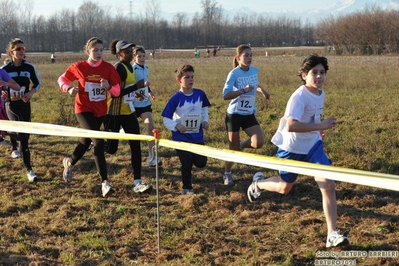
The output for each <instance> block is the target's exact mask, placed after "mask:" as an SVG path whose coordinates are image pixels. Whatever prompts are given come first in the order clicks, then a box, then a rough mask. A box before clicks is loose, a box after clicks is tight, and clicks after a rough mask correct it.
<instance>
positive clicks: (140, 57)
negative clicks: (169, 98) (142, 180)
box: [133, 46, 162, 167]
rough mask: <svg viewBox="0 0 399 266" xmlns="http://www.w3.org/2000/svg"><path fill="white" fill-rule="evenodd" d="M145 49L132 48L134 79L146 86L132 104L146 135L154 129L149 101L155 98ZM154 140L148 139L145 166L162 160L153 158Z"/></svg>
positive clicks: (138, 91) (151, 134)
mask: <svg viewBox="0 0 399 266" xmlns="http://www.w3.org/2000/svg"><path fill="white" fill-rule="evenodd" d="M145 60H146V57H145V50H144V48H143V47H141V46H136V47H134V48H133V61H134V64H133V70H134V74H135V75H136V80H142V79H143V80H144V81H145V83H146V86H145V87H143V88H140V89H139V90H137V93H138V94H139V96H141V97H136V98H134V99H133V105H134V108H135V109H136V116H137V118H141V120H142V121H143V122H144V124H145V127H146V131H147V135H149V136H154V133H153V132H152V131H153V130H154V118H153V116H152V108H151V104H152V103H151V101H153V100H155V94H154V92H153V91H152V90H151V88H150V87H149V86H150V84H151V83H150V81H149V80H148V66H147V65H146V64H145ZM154 144H155V142H154V141H148V160H147V166H149V167H154V166H156V165H157V164H158V165H161V164H162V161H161V160H160V159H158V161H156V160H155V153H154Z"/></svg>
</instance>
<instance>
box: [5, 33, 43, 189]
mask: <svg viewBox="0 0 399 266" xmlns="http://www.w3.org/2000/svg"><path fill="white" fill-rule="evenodd" d="M25 50H26V48H25V45H24V43H23V41H22V40H21V39H19V38H15V39H12V40H11V41H10V42H9V43H8V46H7V59H6V64H5V65H3V66H2V67H1V68H2V69H4V70H5V71H6V72H7V73H8V74H9V75H10V77H11V78H12V79H13V80H14V81H15V82H16V83H18V85H19V87H20V89H16V88H15V87H13V86H8V87H7V93H8V96H7V99H6V111H7V115H8V118H9V119H10V120H12V121H24V122H30V121H31V100H32V97H33V94H35V93H36V92H37V91H38V90H39V89H40V85H41V84H40V78H39V75H38V73H37V70H36V68H35V66H34V65H32V64H31V63H29V62H27V61H25ZM31 83H32V84H31ZM10 136H11V144H12V153H11V157H12V158H19V157H20V154H22V159H23V162H24V166H25V168H26V170H27V176H28V180H29V181H31V182H32V181H37V180H38V179H39V178H38V176H37V175H36V174H35V172H34V171H33V169H32V165H31V158H30V150H29V145H28V140H29V134H27V133H18V132H17V133H10ZM17 142H18V143H19V147H18V148H17Z"/></svg>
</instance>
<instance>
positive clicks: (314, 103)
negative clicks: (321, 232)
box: [247, 54, 349, 248]
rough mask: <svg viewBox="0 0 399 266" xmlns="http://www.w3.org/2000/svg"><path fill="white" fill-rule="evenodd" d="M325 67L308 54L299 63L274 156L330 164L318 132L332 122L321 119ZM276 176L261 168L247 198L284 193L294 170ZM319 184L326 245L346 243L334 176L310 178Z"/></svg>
mask: <svg viewBox="0 0 399 266" xmlns="http://www.w3.org/2000/svg"><path fill="white" fill-rule="evenodd" d="M327 71H328V62H327V58H325V57H323V56H318V55H315V54H313V55H310V56H308V57H307V58H305V59H304V60H303V62H302V65H301V66H300V70H299V77H300V79H301V80H302V82H303V85H301V86H300V87H299V88H298V89H297V90H296V91H295V92H294V93H293V94H292V95H291V97H290V99H289V100H288V103H287V107H286V110H285V113H284V116H283V117H282V118H281V119H280V124H279V127H278V130H277V132H276V134H275V135H274V136H273V138H272V142H273V143H274V144H275V145H276V146H277V147H278V150H277V157H278V158H282V159H289V160H296V161H302V162H308V163H315V164H322V165H331V160H330V159H329V158H328V157H327V155H326V154H325V152H324V144H323V140H322V133H323V131H324V130H326V129H330V128H333V127H334V126H335V125H336V119H335V118H334V117H329V118H327V119H324V120H322V116H323V110H324V99H325V93H324V90H323V89H322V86H323V85H324V82H325V79H326V74H327ZM279 174H280V176H279V177H270V178H267V179H265V178H264V176H263V174H262V173H261V172H258V173H256V174H255V175H254V178H253V182H252V184H251V185H250V186H249V187H248V191H247V194H248V199H249V201H250V202H254V201H256V200H257V199H258V197H259V196H260V195H261V193H262V192H264V191H270V192H277V193H280V194H283V195H287V194H288V193H289V192H290V191H291V189H292V187H293V185H294V183H295V181H296V180H297V177H298V174H296V173H290V172H287V171H279ZM314 179H315V181H316V183H317V185H318V186H319V189H320V192H321V196H322V205H323V211H324V216H325V218H326V222H327V239H326V247H327V248H329V247H336V246H343V245H347V244H349V240H348V238H347V237H346V236H343V235H341V234H340V233H339V232H338V231H337V229H336V226H337V199H336V195H335V182H334V180H330V179H326V178H324V177H315V178H314Z"/></svg>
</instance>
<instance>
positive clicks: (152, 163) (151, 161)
mask: <svg viewBox="0 0 399 266" xmlns="http://www.w3.org/2000/svg"><path fill="white" fill-rule="evenodd" d="M156 165H157V162H156V160H155V156H152V157H148V160H147V166H148V167H155V166H156ZM158 165H162V161H161V160H160V159H158Z"/></svg>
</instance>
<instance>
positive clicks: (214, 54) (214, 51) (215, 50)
mask: <svg viewBox="0 0 399 266" xmlns="http://www.w3.org/2000/svg"><path fill="white" fill-rule="evenodd" d="M216 52H217V49H216V47H214V48H213V56H216Z"/></svg>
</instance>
